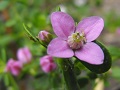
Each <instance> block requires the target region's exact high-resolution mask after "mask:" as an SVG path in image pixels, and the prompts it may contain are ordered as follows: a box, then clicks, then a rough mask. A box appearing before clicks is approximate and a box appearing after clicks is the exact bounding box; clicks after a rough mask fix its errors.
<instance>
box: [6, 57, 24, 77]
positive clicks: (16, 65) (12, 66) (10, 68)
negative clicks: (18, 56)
mask: <svg viewBox="0 0 120 90" xmlns="http://www.w3.org/2000/svg"><path fill="white" fill-rule="evenodd" d="M22 66H23V65H22V63H21V62H20V61H15V60H14V59H12V58H11V59H9V60H8V63H7V66H6V69H5V72H11V73H12V74H13V75H15V76H18V75H19V74H20V72H21V70H22Z"/></svg>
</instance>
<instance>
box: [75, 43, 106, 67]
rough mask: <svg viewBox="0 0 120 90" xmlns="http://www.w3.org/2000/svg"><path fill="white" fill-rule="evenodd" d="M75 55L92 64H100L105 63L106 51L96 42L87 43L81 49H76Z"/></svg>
mask: <svg viewBox="0 0 120 90" xmlns="http://www.w3.org/2000/svg"><path fill="white" fill-rule="evenodd" d="M75 56H76V57H77V58H79V59H80V60H82V61H85V62H87V63H90V64H95V65H99V64H102V63H103V60H104V53H103V51H102V49H101V48H100V47H99V46H98V45H97V44H95V43H93V42H90V43H86V44H85V45H84V46H83V47H82V48H81V49H79V50H77V51H75Z"/></svg>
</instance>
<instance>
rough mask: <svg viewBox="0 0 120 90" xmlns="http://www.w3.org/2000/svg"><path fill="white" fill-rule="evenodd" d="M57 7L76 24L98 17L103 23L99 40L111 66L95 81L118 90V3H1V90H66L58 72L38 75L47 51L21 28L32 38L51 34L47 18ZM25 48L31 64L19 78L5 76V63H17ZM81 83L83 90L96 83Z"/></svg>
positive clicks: (94, 0)
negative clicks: (30, 34)
mask: <svg viewBox="0 0 120 90" xmlns="http://www.w3.org/2000/svg"><path fill="white" fill-rule="evenodd" d="M58 7H60V8H61V11H63V12H67V13H68V14H70V15H71V16H72V17H73V18H74V20H75V21H76V22H79V21H80V20H81V19H82V18H85V17H88V16H101V17H102V18H103V19H104V23H105V26H104V30H103V32H102V34H101V36H100V37H99V38H98V39H99V40H100V41H101V42H102V43H103V44H105V46H106V47H107V48H108V50H109V52H110V54H111V56H112V60H113V63H112V68H111V69H110V71H108V72H107V73H105V76H102V75H98V77H101V78H103V79H102V80H103V81H104V85H103V86H104V89H103V90H119V89H120V9H119V8H120V0H0V53H1V54H0V90H17V89H18V88H19V90H65V89H64V88H63V87H64V84H62V83H63V82H62V79H61V75H60V74H59V73H60V71H59V69H58V71H55V73H53V74H48V75H47V74H44V73H43V72H42V71H41V69H40V66H39V63H38V62H39V58H40V57H41V56H43V55H45V54H46V49H45V48H44V47H43V46H41V45H39V44H38V43H35V42H33V41H32V40H30V39H29V37H28V35H27V32H26V31H25V29H24V27H23V23H24V24H26V25H27V26H28V27H29V28H30V29H29V31H30V32H31V33H32V34H33V35H34V36H35V37H36V36H37V35H38V33H39V31H40V30H47V31H49V32H51V33H52V34H53V30H52V27H51V23H50V19H49V15H50V14H51V13H52V12H54V11H56V10H57V8H58ZM24 46H27V47H29V48H30V50H31V52H32V54H33V63H32V64H31V65H28V66H26V67H25V68H24V70H23V72H22V75H20V76H19V77H13V76H11V75H6V74H5V73H4V68H5V65H6V63H7V60H8V59H9V58H11V57H12V58H14V59H17V58H16V52H17V50H18V48H20V47H24ZM58 72H59V73H58ZM78 72H79V71H78ZM88 72H89V71H88ZM39 73H40V75H39ZM83 73H84V69H83ZM84 76H85V75H83V77H84ZM50 77H51V78H52V79H50ZM85 77H86V76H85ZM82 79H83V82H89V83H87V86H85V87H84V88H83V90H88V89H89V90H93V87H94V84H95V82H96V80H95V79H94V80H90V79H89V81H88V79H84V78H82ZM49 81H51V82H52V84H51V83H50V82H49ZM93 82H94V83H93ZM83 86H84V85H83ZM53 87H54V88H53ZM16 88H17V89H16ZM96 90H102V89H96Z"/></svg>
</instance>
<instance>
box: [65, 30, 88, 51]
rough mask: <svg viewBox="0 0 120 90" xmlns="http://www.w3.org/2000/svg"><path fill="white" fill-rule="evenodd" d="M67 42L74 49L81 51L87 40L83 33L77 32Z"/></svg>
mask: <svg viewBox="0 0 120 90" xmlns="http://www.w3.org/2000/svg"><path fill="white" fill-rule="evenodd" d="M67 42H68V45H69V46H70V47H71V48H72V49H79V48H80V47H82V46H83V45H84V43H85V42H86V38H85V36H84V33H83V32H82V33H79V32H76V33H73V34H72V35H71V36H69V37H68V40H67Z"/></svg>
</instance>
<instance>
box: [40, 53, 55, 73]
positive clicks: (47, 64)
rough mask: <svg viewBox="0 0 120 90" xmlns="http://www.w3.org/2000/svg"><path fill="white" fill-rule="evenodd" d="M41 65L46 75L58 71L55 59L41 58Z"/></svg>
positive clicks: (49, 57) (47, 56)
mask: <svg viewBox="0 0 120 90" xmlns="http://www.w3.org/2000/svg"><path fill="white" fill-rule="evenodd" d="M40 65H41V68H42V70H43V71H44V72H45V73H49V72H51V71H53V70H55V69H56V66H57V65H56V63H55V62H54V61H53V57H51V56H49V55H46V56H43V57H41V58H40Z"/></svg>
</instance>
